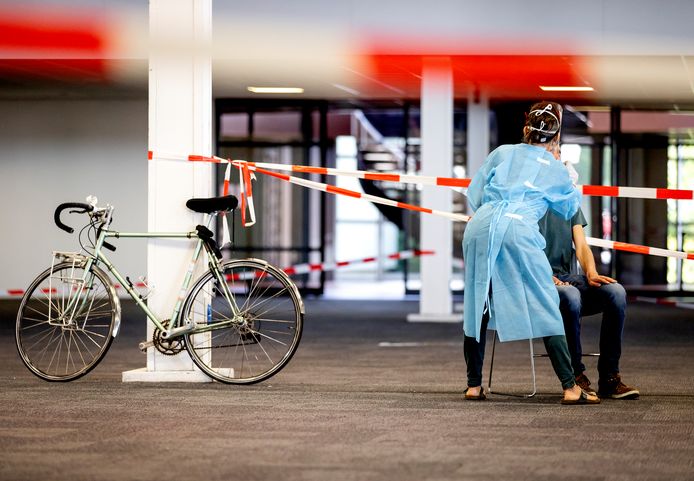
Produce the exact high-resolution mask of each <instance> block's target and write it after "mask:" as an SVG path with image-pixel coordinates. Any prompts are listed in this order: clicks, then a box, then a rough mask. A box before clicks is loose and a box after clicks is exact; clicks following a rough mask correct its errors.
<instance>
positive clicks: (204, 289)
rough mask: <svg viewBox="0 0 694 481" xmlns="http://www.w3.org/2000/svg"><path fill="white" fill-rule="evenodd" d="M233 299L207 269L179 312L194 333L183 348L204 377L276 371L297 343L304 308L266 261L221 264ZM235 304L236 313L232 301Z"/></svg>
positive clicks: (234, 379) (229, 379)
mask: <svg viewBox="0 0 694 481" xmlns="http://www.w3.org/2000/svg"><path fill="white" fill-rule="evenodd" d="M220 270H221V272H222V275H223V277H224V279H226V286H228V290H229V293H230V296H231V298H230V299H229V298H227V296H226V294H225V291H224V290H223V288H222V286H220V284H219V282H218V281H217V279H216V277H215V275H214V273H213V272H212V271H208V272H207V273H206V274H205V275H203V276H202V277H201V278H200V280H198V281H197V282H196V283H195V285H194V286H193V288H192V289H191V291H190V294H189V295H188V296H187V297H186V302H185V304H184V307H183V313H182V315H183V316H185V317H184V319H185V320H186V321H192V322H194V323H195V324H196V329H198V332H192V333H189V334H186V335H185V344H186V349H187V350H188V352H189V353H190V357H191V358H192V359H193V361H194V362H195V364H196V365H197V366H198V367H199V368H200V369H201V370H202V371H204V372H205V373H206V374H207V375H208V376H210V377H212V378H213V379H216V380H218V381H221V382H224V383H229V384H252V383H256V382H259V381H262V380H264V379H267V378H269V377H270V376H272V375H274V374H276V373H277V372H279V370H280V369H282V368H283V367H284V366H285V365H286V364H287V363H288V362H289V360H290V359H291V357H292V356H293V355H294V352H295V351H296V348H297V347H298V345H299V340H300V339H301V332H302V328H303V315H304V308H303V302H302V301H301V296H300V295H299V291H298V289H297V288H296V286H295V285H294V283H293V282H292V281H291V280H290V279H289V278H288V277H287V275H286V274H285V273H284V272H282V271H280V270H279V269H277V268H275V267H273V266H271V265H270V264H268V263H267V262H265V261H262V260H257V259H244V260H233V261H229V262H226V263H224V264H223V265H222V266H221V269H220ZM234 302H235V304H236V306H238V312H237V313H236V314H235V312H234V309H232V303H234Z"/></svg>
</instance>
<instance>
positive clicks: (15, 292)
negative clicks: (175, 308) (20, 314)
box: [0, 282, 148, 297]
mask: <svg viewBox="0 0 694 481" xmlns="http://www.w3.org/2000/svg"><path fill="white" fill-rule="evenodd" d="M113 287H114V288H116V289H117V290H122V289H123V286H121V285H120V284H114V285H113ZM133 287H134V288H136V289H148V286H147V284H145V283H144V282H134V283H133ZM25 292H26V290H24V289H0V297H21V296H23V295H24V293H25ZM41 292H43V293H44V294H48V293H49V292H52V293H56V292H58V291H57V290H56V289H52V290H49V289H48V288H44V289H41Z"/></svg>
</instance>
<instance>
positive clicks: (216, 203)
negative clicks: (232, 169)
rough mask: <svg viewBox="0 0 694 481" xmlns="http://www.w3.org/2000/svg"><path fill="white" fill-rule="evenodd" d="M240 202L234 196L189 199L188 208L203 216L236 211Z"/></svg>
mask: <svg viewBox="0 0 694 481" xmlns="http://www.w3.org/2000/svg"><path fill="white" fill-rule="evenodd" d="M238 205H239V201H238V199H237V198H236V196H234V195H225V196H222V197H210V198H208V199H189V200H188V202H186V207H188V208H189V209H190V210H192V211H194V212H199V213H201V214H211V213H213V212H220V211H231V210H234V209H236V207H237V206H238Z"/></svg>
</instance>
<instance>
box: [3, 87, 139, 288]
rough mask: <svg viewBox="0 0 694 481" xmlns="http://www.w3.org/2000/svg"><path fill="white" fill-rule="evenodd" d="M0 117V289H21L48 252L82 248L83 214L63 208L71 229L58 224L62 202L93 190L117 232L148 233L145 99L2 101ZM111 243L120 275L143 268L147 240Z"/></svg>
mask: <svg viewBox="0 0 694 481" xmlns="http://www.w3.org/2000/svg"><path fill="white" fill-rule="evenodd" d="M0 119H2V121H1V123H0V226H2V237H1V238H2V241H1V246H2V248H1V249H0V261H1V262H0V291H2V290H3V289H24V288H26V287H27V285H28V284H29V282H30V281H31V279H33V278H34V277H35V276H36V275H37V274H38V273H39V272H41V271H42V270H43V269H45V268H46V267H48V266H49V265H50V262H51V253H52V251H53V250H66V251H79V249H80V247H79V244H78V242H77V232H78V230H79V228H81V227H82V226H83V225H85V223H86V222H85V221H86V219H87V217H86V216H83V215H77V214H72V215H68V214H66V213H65V214H64V215H63V221H64V222H65V223H66V224H68V225H69V226H71V227H74V228H75V233H74V234H71V235H70V234H67V233H66V232H64V231H62V230H60V229H58V227H56V225H55V224H54V222H53V212H54V210H55V207H56V206H57V205H58V204H59V203H61V202H84V199H85V197H86V196H87V195H89V194H93V195H96V196H97V197H98V198H99V204H100V205H101V204H104V203H110V204H112V205H114V206H115V207H116V210H115V213H114V219H115V221H114V224H113V228H114V229H116V230H122V231H145V230H147V100H146V99H142V100H18V101H0ZM112 243H113V244H115V245H117V247H118V251H117V252H115V253H112V254H110V253H109V254H110V255H109V257H110V258H111V259H112V260H113V261H114V263H115V264H116V265H117V266H118V268H119V270H121V272H123V273H124V274H126V273H127V274H128V275H130V276H131V279H133V281H135V280H136V279H137V277H138V276H140V275H144V274H145V273H146V269H147V264H146V250H147V246H146V243H145V241H142V240H133V239H123V240H115V239H114V240H113V241H112Z"/></svg>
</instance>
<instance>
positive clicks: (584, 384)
mask: <svg viewBox="0 0 694 481" xmlns="http://www.w3.org/2000/svg"><path fill="white" fill-rule="evenodd" d="M576 384H578V387H580V388H581V389H583V390H584V391H585V392H587V393H588V394H595V389H593V388H592V387H590V380H589V379H588V377H587V376H586V375H585V374H584V373H581V374H579V375H578V376H576Z"/></svg>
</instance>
